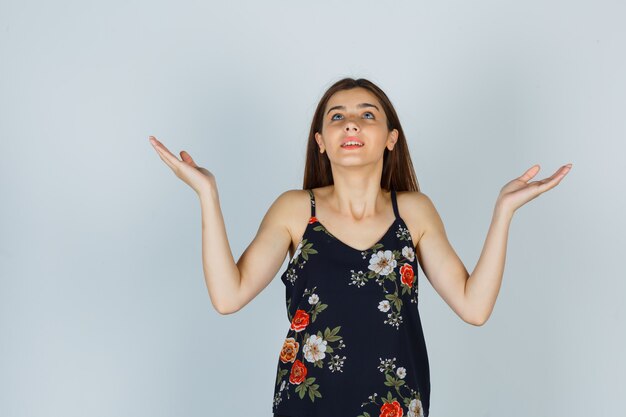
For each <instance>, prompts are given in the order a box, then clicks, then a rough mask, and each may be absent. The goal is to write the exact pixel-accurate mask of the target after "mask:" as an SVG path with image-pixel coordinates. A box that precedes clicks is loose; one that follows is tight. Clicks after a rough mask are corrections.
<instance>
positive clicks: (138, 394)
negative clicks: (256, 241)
mask: <svg viewBox="0 0 626 417" xmlns="http://www.w3.org/2000/svg"><path fill="white" fill-rule="evenodd" d="M625 12H626V7H625V6H624V3H623V2H618V1H590V0H589V1H574V2H571V1H552V2H544V1H536V0H533V1H524V2H519V1H516V2H513V1H472V2H467V1H448V2H436V3H433V2H421V1H420V2H401V1H394V2H380V1H376V2H372V1H363V0H360V1H349V2H346V1H344V2H326V1H315V2H298V1H263V2H253V1H248V2H232V3H226V2H201V1H195V2H182V3H181V2H176V3H174V2H170V3H167V2H154V1H124V2H121V1H107V2H104V1H103V2H100V3H94V2H84V1H72V2H69V1H57V2H44V1H6V0H2V1H0V48H1V49H0V52H1V56H0V71H1V73H0V140H1V148H0V150H1V158H2V163H1V164H0V185H1V197H0V198H1V201H2V204H1V205H0V275H1V280H0V415H2V416H4V417H14V416H15V417H17V416H64V417H68V416H90V417H95V416H151V417H157V416H217V415H230V416H270V415H271V403H272V393H273V389H274V386H273V383H274V380H275V370H276V361H277V359H278V352H279V349H280V347H281V346H282V343H283V337H284V335H285V334H286V331H287V328H288V321H287V315H286V308H285V305H284V286H283V284H282V283H281V281H280V280H279V279H278V276H279V275H277V277H276V278H277V279H274V281H272V283H271V284H270V285H269V286H268V287H267V288H266V289H265V290H264V291H263V292H262V293H261V294H259V296H258V297H257V298H255V299H254V300H253V301H252V302H251V303H250V304H248V305H247V306H246V307H245V308H244V309H243V310H241V311H240V312H238V313H237V314H234V315H229V316H221V315H219V314H218V313H217V312H216V311H214V310H213V309H212V306H211V303H210V300H209V298H208V293H207V289H206V286H205V282H204V278H203V275H202V263H201V253H200V251H201V240H200V233H201V228H200V205H199V202H198V199H197V196H196V195H195V193H194V192H193V191H192V190H191V189H190V188H188V187H187V185H185V184H184V183H183V182H181V181H180V180H179V179H178V178H176V177H175V176H174V174H173V173H172V172H171V171H170V169H169V168H168V167H167V166H166V165H165V164H164V163H163V162H162V161H161V160H160V159H159V157H158V155H157V154H156V153H155V151H154V150H153V148H152V147H151V145H150V144H149V142H148V139H147V137H148V135H150V134H153V135H155V136H157V137H158V138H159V139H161V140H162V141H163V142H164V143H165V144H166V146H168V147H170V148H171V149H172V151H174V152H176V153H178V152H179V151H180V150H182V149H185V150H187V151H188V152H190V154H191V155H192V156H193V157H194V158H195V159H196V160H197V162H198V163H199V164H200V165H202V166H204V167H206V168H207V169H209V170H210V171H212V172H213V173H214V174H215V175H216V177H217V181H218V186H219V193H220V198H221V203H222V210H223V213H224V217H225V221H226V227H227V231H228V236H229V241H230V245H231V248H232V250H233V255H234V256H235V259H238V258H239V256H240V255H241V253H242V252H243V250H244V249H245V248H246V247H247V245H248V244H249V243H250V241H251V240H252V238H253V237H254V235H255V233H256V231H257V228H258V226H259V223H260V221H261V219H262V217H263V215H264V214H265V212H266V210H267V209H268V207H269V205H270V204H271V203H272V202H273V201H274V199H275V198H276V197H277V196H278V195H279V194H280V193H282V192H283V191H285V190H288V189H293V188H300V187H301V185H302V173H303V167H304V152H305V142H306V135H307V133H308V129H309V126H310V122H311V118H312V116H313V111H314V109H315V106H316V104H317V102H318V100H319V99H320V97H321V95H322V93H323V92H324V90H325V89H326V88H328V87H329V86H330V85H331V84H332V83H333V82H334V81H336V80H338V79H340V78H342V77H343V76H354V77H365V78H368V79H370V80H372V81H373V82H375V83H377V84H378V85H379V86H380V87H381V88H382V89H383V90H384V91H385V92H386V93H387V94H388V95H389V97H390V98H391V100H392V102H393V103H394V105H395V106H396V109H397V111H398V113H399V116H400V119H401V121H402V123H403V127H404V129H405V132H406V135H407V137H408V140H409V145H410V149H411V156H412V158H413V162H414V164H415V167H416V172H417V175H418V179H419V181H420V184H421V187H422V191H423V192H424V193H426V194H427V195H428V196H430V197H431V199H432V200H433V202H434V203H435V205H436V207H437V208H438V210H439V213H440V214H441V216H442V218H443V220H444V223H445V225H446V230H447V232H448V236H449V239H450V241H451V242H452V244H453V246H454V248H455V249H456V251H457V253H458V254H459V256H460V257H461V259H462V260H463V261H464V263H465V265H466V267H467V269H468V271H469V272H471V271H472V270H473V269H474V266H475V265H476V261H477V260H478V256H479V255H480V252H481V250H482V247H483V243H484V239H485V236H486V233H487V229H488V226H489V223H490V220H491V214H492V209H493V204H494V202H495V198H496V196H497V194H498V192H499V190H500V188H501V187H502V186H503V185H504V184H505V183H507V182H508V181H510V180H511V179H513V178H515V177H517V176H519V175H521V174H522V173H523V172H524V170H526V169H527V168H529V167H530V166H532V165H533V164H535V163H539V164H541V167H542V169H541V171H540V172H539V174H538V175H537V179H539V178H544V177H546V176H548V175H551V174H552V173H553V172H554V171H555V170H556V169H557V168H558V167H559V166H561V165H563V164H565V163H568V162H572V163H573V164H574V166H573V169H572V171H571V172H570V174H569V175H568V176H567V177H566V178H565V179H564V180H563V182H562V183H561V184H560V185H559V186H558V187H556V188H555V189H553V190H551V191H549V192H548V193H546V194H544V195H542V196H540V197H539V198H537V199H535V200H533V201H531V202H530V203H528V204H527V205H525V206H523V207H522V208H521V209H520V210H518V211H517V213H516V214H515V217H514V218H513V221H512V224H511V229H510V235H509V241H508V251H507V259H506V269H505V275H504V281H503V285H502V288H501V291H500V294H499V297H498V300H497V303H496V306H495V310H494V312H493V314H492V316H491V318H490V320H489V321H488V322H487V323H486V324H485V325H484V326H483V327H473V326H471V325H468V324H466V323H464V322H463V321H462V320H461V319H460V318H458V317H457V316H456V315H455V314H454V312H453V311H452V310H451V309H450V308H449V307H448V306H447V304H445V302H444V301H443V300H442V299H441V297H440V296H439V295H438V294H437V293H436V292H435V291H434V290H433V288H432V287H431V286H430V284H429V283H428V281H427V280H426V278H425V276H424V275H423V273H422V271H421V270H420V271H419V274H420V275H419V279H420V281H419V282H420V302H421V304H420V312H421V315H422V320H423V324H424V331H425V335H426V341H427V346H428V350H429V355H430V364H431V378H432V395H431V402H432V405H431V416H433V417H441V416H472V417H473V416H485V417H486V416H510V417H515V416H568V417H575V416H589V415H594V416H608V415H616V413H617V414H619V411H617V410H621V409H623V403H622V401H621V399H620V398H618V394H620V393H621V394H623V393H624V391H625V383H624V371H625V368H626V366H625V359H624V350H625V348H626V342H625V334H624V330H623V329H624V327H623V322H624V319H625V318H626V314H625V313H626V311H625V307H624V302H623V300H624V293H625V290H626V284H625V283H624V276H625V275H624V271H623V260H624V257H623V250H624V248H625V244H624V243H625V242H624V216H623V214H624V211H625V208H626V207H625V206H626V204H625V198H624V174H623V169H624V150H625V149H624V138H625V133H626V122H625V119H624V111H625V110H624V109H625V108H626V81H625V77H624V74H626V59H625V57H624V51H625V50H626V30H625V29H624V28H625V26H624V24H623V23H624V16H625ZM286 262H287V258H285V265H286ZM285 265H283V268H284V267H285ZM283 268H281V271H280V272H282V271H283Z"/></svg>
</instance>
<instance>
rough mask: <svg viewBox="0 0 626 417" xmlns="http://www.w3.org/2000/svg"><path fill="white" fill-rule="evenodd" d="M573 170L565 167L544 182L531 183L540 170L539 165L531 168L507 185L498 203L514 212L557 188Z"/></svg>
mask: <svg viewBox="0 0 626 417" xmlns="http://www.w3.org/2000/svg"><path fill="white" fill-rule="evenodd" d="M571 168H572V164H567V165H563V166H562V167H561V168H559V169H558V170H557V171H556V172H555V173H554V174H552V175H551V176H550V177H548V178H544V179H542V180H538V181H533V182H528V181H530V180H531V179H532V178H533V177H534V176H535V175H537V173H538V172H539V170H540V167H539V165H538V164H536V165H533V166H532V167H530V168H529V169H528V170H526V172H524V174H523V175H522V176H521V177H519V178H515V179H514V180H512V181H511V182H509V183H507V184H506V185H505V186H504V187H502V190H501V191H500V195H499V196H498V201H499V202H500V203H501V204H502V206H503V207H505V208H506V209H507V210H510V211H511V212H514V211H515V210H517V209H518V208H520V207H521V206H523V205H524V204H526V203H528V202H529V201H531V200H533V199H535V198H536V197H537V196H539V195H541V194H543V193H545V192H546V191H548V190H550V189H552V188H554V187H556V186H557V185H558V184H559V183H560V182H561V180H562V179H563V178H564V177H565V175H567V173H568V172H569V171H570V169H571Z"/></svg>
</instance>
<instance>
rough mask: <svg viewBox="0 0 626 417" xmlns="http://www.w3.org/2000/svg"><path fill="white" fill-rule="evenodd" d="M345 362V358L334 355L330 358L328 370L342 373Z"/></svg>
mask: <svg viewBox="0 0 626 417" xmlns="http://www.w3.org/2000/svg"><path fill="white" fill-rule="evenodd" d="M345 360H346V357H345V356H339V355H334V356H332V357H331V358H330V362H329V364H328V369H330V370H331V371H332V372H335V371H340V372H343V362H344V361H345Z"/></svg>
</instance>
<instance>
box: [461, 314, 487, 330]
mask: <svg viewBox="0 0 626 417" xmlns="http://www.w3.org/2000/svg"><path fill="white" fill-rule="evenodd" d="M487 319H488V317H481V316H478V315H470V316H467V317H464V318H463V321H465V322H466V323H468V324H471V325H473V326H476V327H480V326H482V325H483V324H485V323H486V322H487Z"/></svg>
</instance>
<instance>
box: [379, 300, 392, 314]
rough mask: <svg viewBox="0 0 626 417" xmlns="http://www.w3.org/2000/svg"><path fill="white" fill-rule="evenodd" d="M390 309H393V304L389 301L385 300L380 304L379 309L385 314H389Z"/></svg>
mask: <svg viewBox="0 0 626 417" xmlns="http://www.w3.org/2000/svg"><path fill="white" fill-rule="evenodd" d="M390 308H391V304H390V303H389V300H384V301H381V302H380V303H378V309H379V310H380V311H382V312H383V313H386V312H388V311H389V309H390Z"/></svg>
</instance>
